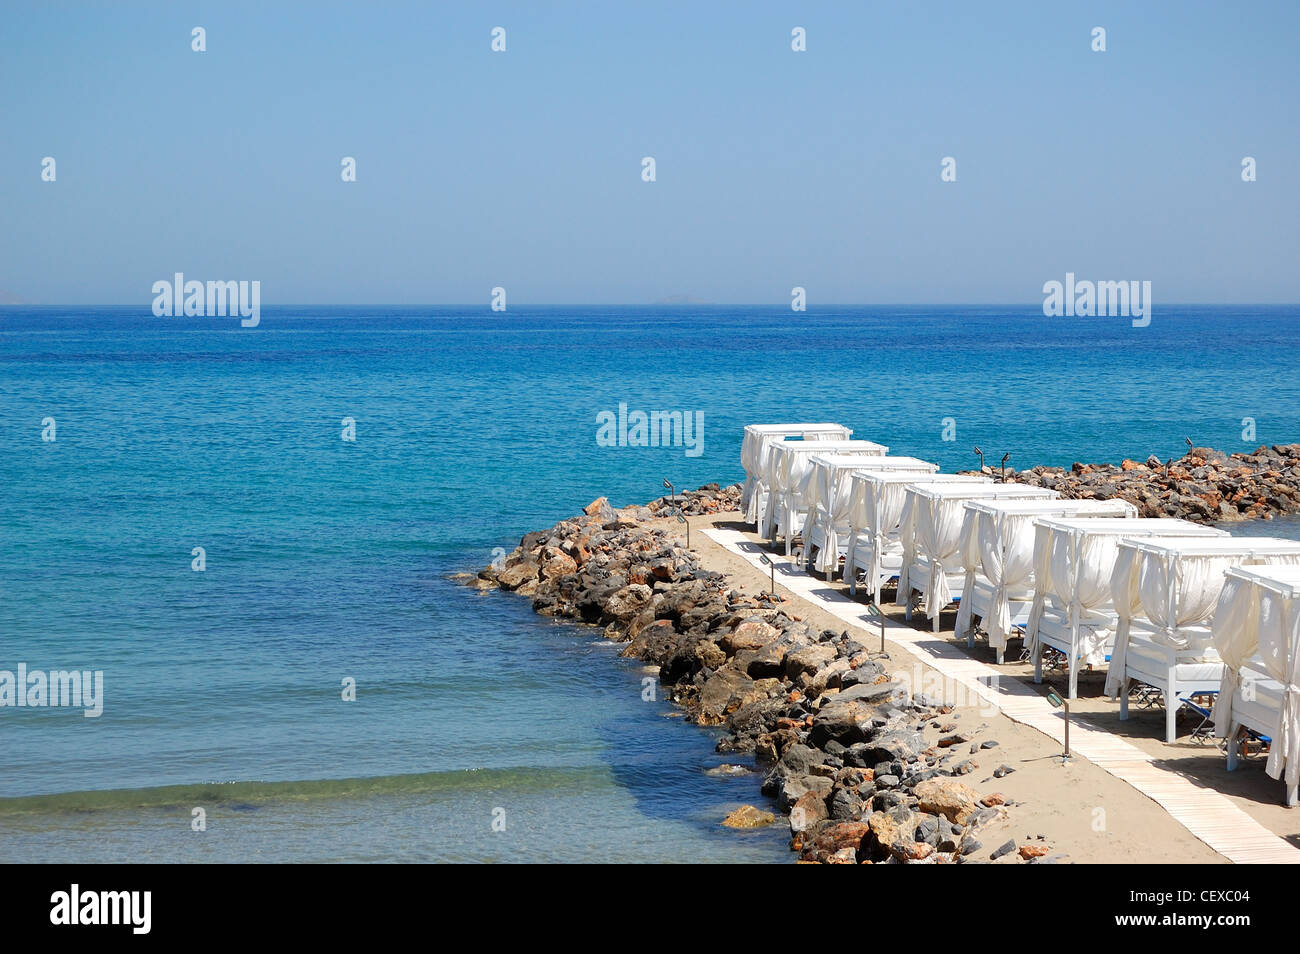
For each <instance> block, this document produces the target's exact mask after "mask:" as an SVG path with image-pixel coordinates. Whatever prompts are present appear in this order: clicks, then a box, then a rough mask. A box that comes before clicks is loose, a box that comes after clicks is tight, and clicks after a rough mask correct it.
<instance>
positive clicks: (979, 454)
mask: <svg viewBox="0 0 1300 954" xmlns="http://www.w3.org/2000/svg"><path fill="white" fill-rule="evenodd" d="M975 456H976V457H978V458H979V459H980V473H983V472H984V452H983V451H982V450H980V446H979V445H978V444H976V445H975Z"/></svg>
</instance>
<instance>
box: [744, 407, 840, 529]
mask: <svg viewBox="0 0 1300 954" xmlns="http://www.w3.org/2000/svg"><path fill="white" fill-rule="evenodd" d="M852 436H853V430H852V429H851V428H848V427H844V426H843V425H840V424H749V425H747V426H746V427H745V436H744V439H743V440H742V441H741V444H740V463H741V466H742V467H744V468H745V484H744V487H743V488H742V490H741V497H740V505H741V508H742V509H743V510H744V511H745V520H746V521H754V520H756V519H757V518H758V513H757V510H756V499H755V491H756V490H758V489H759V488H760V484H761V482H762V480H763V473H764V471H763V465H764V458H765V455H766V451H767V448H768V446H769V445H771V444H773V443H777V442H780V441H785V440H788V439H791V438H795V439H798V440H804V441H813V440H848V439H849V438H850V437H852Z"/></svg>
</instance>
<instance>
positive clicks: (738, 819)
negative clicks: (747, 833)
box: [722, 805, 776, 828]
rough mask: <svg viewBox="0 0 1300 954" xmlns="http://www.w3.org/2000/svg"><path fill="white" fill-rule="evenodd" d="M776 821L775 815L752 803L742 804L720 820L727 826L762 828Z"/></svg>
mask: <svg viewBox="0 0 1300 954" xmlns="http://www.w3.org/2000/svg"><path fill="white" fill-rule="evenodd" d="M774 821H776V816H775V815H773V814H772V813H771V812H765V811H763V810H762V809H761V808H755V807H754V806H753V805H742V806H740V807H739V808H737V809H736V810H735V811H734V812H732V813H731V814H730V815H728V816H727V817H726V818H724V819H723V820H722V824H724V825H726V826H727V827H728V828H762V827H763V826H764V825H770V824H772V822H774Z"/></svg>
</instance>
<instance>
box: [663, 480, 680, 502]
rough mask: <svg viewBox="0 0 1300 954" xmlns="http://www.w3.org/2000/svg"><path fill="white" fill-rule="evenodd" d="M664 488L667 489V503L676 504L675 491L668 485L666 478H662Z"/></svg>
mask: <svg viewBox="0 0 1300 954" xmlns="http://www.w3.org/2000/svg"><path fill="white" fill-rule="evenodd" d="M664 486H665V487H667V488H668V502H669V503H676V502H677V491H676V490H674V489H673V485H672V484H670V483H669V482H668V478H667V477H665V478H664Z"/></svg>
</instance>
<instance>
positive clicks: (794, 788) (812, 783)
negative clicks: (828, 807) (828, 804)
mask: <svg viewBox="0 0 1300 954" xmlns="http://www.w3.org/2000/svg"><path fill="white" fill-rule="evenodd" d="M832 785H833V783H832V782H831V780H830V779H828V778H823V777H821V776H820V775H791V776H787V777H786V779H785V780H784V781H783V782H782V783H781V790H780V792H781V794H780V799H779V801H780V805H781V811H783V812H788V811H790V810H791V809H793V808H794V806H795V805H796V804H798V802H799V799H801V798H803V796H804V795H806V794H808V793H809V792H815V793H816V795H817V797H818V798H821V799H825V798H826V796H828V795H830V793H831V787H832Z"/></svg>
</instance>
